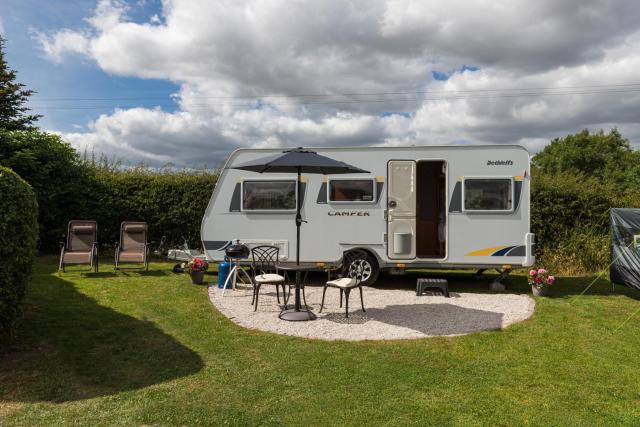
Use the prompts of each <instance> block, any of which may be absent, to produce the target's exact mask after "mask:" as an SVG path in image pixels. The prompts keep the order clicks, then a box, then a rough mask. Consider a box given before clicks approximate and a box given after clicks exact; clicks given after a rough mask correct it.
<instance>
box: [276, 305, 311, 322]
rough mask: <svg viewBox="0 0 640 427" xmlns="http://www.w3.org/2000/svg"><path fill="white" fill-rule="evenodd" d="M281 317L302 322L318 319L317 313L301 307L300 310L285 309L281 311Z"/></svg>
mask: <svg viewBox="0 0 640 427" xmlns="http://www.w3.org/2000/svg"><path fill="white" fill-rule="evenodd" d="M278 317H280V319H282V320H288V321H290V322H302V321H305V320H316V315H315V314H313V311H311V310H307V309H305V308H301V309H300V310H296V309H295V308H290V309H289V310H283V311H281V312H280V316H278Z"/></svg>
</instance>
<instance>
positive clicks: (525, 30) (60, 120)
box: [0, 0, 640, 168]
mask: <svg viewBox="0 0 640 427" xmlns="http://www.w3.org/2000/svg"><path fill="white" fill-rule="evenodd" d="M0 33H2V35H3V37H4V38H6V39H7V45H6V56H7V61H8V62H9V64H10V66H11V67H12V68H14V69H16V70H17V71H18V80H19V81H21V82H23V83H25V84H26V85H27V86H28V87H29V88H31V89H34V90H35V91H37V94H36V95H34V96H33V99H32V100H31V101H30V106H31V107H32V109H33V110H34V111H35V112H38V113H40V114H43V116H44V117H43V118H42V119H41V120H40V122H39V125H40V127H41V128H43V129H45V130H48V131H52V132H57V133H60V134H61V135H62V137H63V138H64V139H65V140H66V141H68V142H69V143H71V144H72V145H73V146H74V147H75V148H77V149H78V150H79V151H80V152H90V153H94V154H96V155H97V154H100V153H104V154H106V155H107V156H109V157H110V158H115V159H119V160H122V161H123V162H124V163H125V164H127V163H129V164H136V163H140V162H143V163H145V164H148V165H151V166H163V165H166V164H173V165H176V166H183V167H196V168H197V167H219V166H221V165H222V164H223V162H224V160H225V159H226V157H227V156H228V155H229V153H230V152H231V151H233V150H234V149H236V148H240V147H289V146H312V147H321V146H375V145H387V146H389V145H391V146H393V145H449V144H521V145H523V146H525V147H527V148H528V149H529V151H530V152H531V153H535V152H537V151H539V150H540V149H542V148H543V147H544V145H545V144H547V143H549V141H550V140H551V139H552V138H555V137H561V136H564V135H567V134H569V133H575V132H577V131H579V130H581V129H584V128H588V129H591V130H597V129H601V128H602V129H605V130H608V129H610V128H612V127H617V128H618V129H619V130H620V131H621V132H622V134H623V135H624V136H625V137H627V138H628V139H629V140H630V141H631V143H632V144H633V145H634V146H636V147H638V146H639V144H640V74H639V73H638V71H637V70H638V69H640V2H637V1H635V0H628V1H624V0H618V1H613V0H612V1H606V0H605V1H595V0H564V1H562V2H559V1H557V0H538V1H530V0H477V1H474V2H468V1H459V0H446V1H445V0H386V1H385V0H349V1H347V0H331V1H321V0H317V1H299V0H255V1H251V0H220V1H214V0H131V1H121V0H76V1H70V0H46V1H45V0H40V1H35V0H0Z"/></svg>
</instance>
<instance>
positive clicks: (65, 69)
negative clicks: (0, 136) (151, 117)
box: [0, 0, 178, 132]
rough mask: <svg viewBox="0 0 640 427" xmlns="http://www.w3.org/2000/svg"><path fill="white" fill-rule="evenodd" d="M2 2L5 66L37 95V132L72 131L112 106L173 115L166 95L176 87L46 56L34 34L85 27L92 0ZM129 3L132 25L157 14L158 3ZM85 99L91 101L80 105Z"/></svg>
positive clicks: (34, 101) (76, 58) (77, 60)
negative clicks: (155, 109)
mask: <svg viewBox="0 0 640 427" xmlns="http://www.w3.org/2000/svg"><path fill="white" fill-rule="evenodd" d="M1 3H2V9H1V11H0V16H1V17H2V23H3V27H4V37H5V39H7V42H6V52H5V53H6V57H7V61H8V63H9V65H10V66H11V67H12V68H13V69H15V70H17V71H18V80H19V81H20V82H21V83H24V84H26V85H27V87H28V88H29V89H33V90H35V91H36V92H37V94H35V95H34V96H33V97H32V100H31V105H32V106H33V107H34V108H33V109H34V111H35V112H38V113H40V114H43V116H44V117H43V118H42V119H40V122H39V124H40V126H41V127H43V128H45V129H50V130H55V131H60V132H74V131H75V132H77V131H78V130H79V129H84V128H86V125H87V123H89V122H91V121H92V120H94V119H96V118H97V117H98V116H99V115H100V114H109V113H111V112H112V111H113V109H114V106H123V107H126V106H131V105H136V106H146V107H155V106H158V105H159V106H161V107H162V109H163V110H165V111H169V112H172V111H175V110H176V108H177V106H176V104H175V103H174V102H173V101H172V100H171V99H170V95H171V94H172V93H175V92H176V90H177V89H178V86H177V85H176V84H174V83H171V82H170V81H168V80H157V79H141V78H135V77H123V76H118V75H114V74H109V73H106V72H104V71H103V70H101V69H100V68H99V66H98V65H97V64H96V63H95V62H94V61H93V60H91V59H89V58H85V57H80V56H69V57H68V58H65V60H64V61H63V62H61V63H55V62H53V61H51V60H49V59H48V58H46V57H45V55H44V53H43V51H42V49H41V47H40V46H39V44H38V43H37V41H36V40H35V38H34V31H40V32H45V33H49V32H53V31H56V30H59V29H60V28H69V29H78V28H82V27H84V26H85V21H84V20H85V18H87V17H89V16H91V14H92V12H93V10H94V9H95V7H96V2H95V1H94V0H79V1H65V0H39V1H38V0H1ZM132 4H133V5H134V7H133V8H132V10H131V15H130V17H131V19H132V20H135V19H136V18H139V19H142V20H147V19H148V18H149V17H150V16H152V15H154V14H158V13H160V2H159V1H146V2H134V3H132ZM7 12H8V13H7ZM127 97H132V98H135V99H126V98H127ZM87 98H90V99H91V100H80V99H87ZM113 98H119V99H117V100H113ZM141 98H145V99H141ZM158 98H160V99H158ZM63 99H64V100H63ZM96 99H100V100H96ZM38 107H48V108H38ZM78 126H79V127H80V128H78Z"/></svg>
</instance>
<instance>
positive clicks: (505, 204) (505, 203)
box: [463, 178, 513, 212]
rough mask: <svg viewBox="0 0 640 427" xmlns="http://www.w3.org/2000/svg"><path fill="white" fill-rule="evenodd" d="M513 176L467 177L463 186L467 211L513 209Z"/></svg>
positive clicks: (509, 210)
mask: <svg viewBox="0 0 640 427" xmlns="http://www.w3.org/2000/svg"><path fill="white" fill-rule="evenodd" d="M512 181H513V180H512V179H511V178H465V179H464V186H463V194H464V210H465V211H480V212H482V211H491V212H494V211H502V212H511V211H512V210H513V182H512Z"/></svg>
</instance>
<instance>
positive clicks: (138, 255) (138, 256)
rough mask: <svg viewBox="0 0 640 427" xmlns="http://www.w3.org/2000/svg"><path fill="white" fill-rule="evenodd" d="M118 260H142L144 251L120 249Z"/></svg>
mask: <svg viewBox="0 0 640 427" xmlns="http://www.w3.org/2000/svg"><path fill="white" fill-rule="evenodd" d="M118 261H120V262H144V252H143V250H140V251H135V250H132V251H121V252H120V255H119V256H118Z"/></svg>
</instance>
